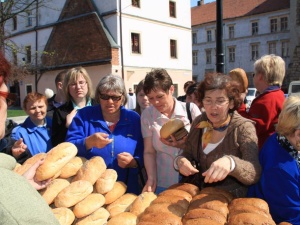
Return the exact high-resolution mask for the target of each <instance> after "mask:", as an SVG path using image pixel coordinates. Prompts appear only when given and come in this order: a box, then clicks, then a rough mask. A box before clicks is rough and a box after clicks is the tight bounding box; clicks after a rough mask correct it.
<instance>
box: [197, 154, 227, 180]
mask: <svg viewBox="0 0 300 225" xmlns="http://www.w3.org/2000/svg"><path fill="white" fill-rule="evenodd" d="M230 167H231V162H230V158H229V157H222V158H220V159H218V160H216V161H214V162H213V163H212V164H211V166H210V167H209V169H208V170H206V171H205V172H204V173H202V176H204V177H205V179H204V182H205V183H213V182H218V181H221V180H224V179H225V178H226V177H227V175H228V174H229V173H230Z"/></svg>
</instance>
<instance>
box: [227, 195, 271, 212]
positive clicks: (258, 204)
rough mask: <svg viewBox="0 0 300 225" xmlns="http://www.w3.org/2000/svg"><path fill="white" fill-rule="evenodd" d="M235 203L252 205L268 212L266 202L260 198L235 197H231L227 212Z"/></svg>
mask: <svg viewBox="0 0 300 225" xmlns="http://www.w3.org/2000/svg"><path fill="white" fill-rule="evenodd" d="M237 205H252V206H254V207H256V208H259V209H261V210H262V211H264V212H265V213H267V214H269V213H270V211H269V206H268V203H267V202H266V201H264V200H263V199H260V198H236V199H233V200H232V201H231V203H230V204H229V206H228V208H229V212H230V211H231V210H232V208H234V207H235V206H237Z"/></svg>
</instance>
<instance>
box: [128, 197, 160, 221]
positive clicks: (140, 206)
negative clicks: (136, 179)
mask: <svg viewBox="0 0 300 225" xmlns="http://www.w3.org/2000/svg"><path fill="white" fill-rule="evenodd" d="M156 198H157V196H156V194H155V193H153V192H143V193H141V194H140V195H139V196H138V197H137V198H136V199H135V200H134V202H133V203H132V205H131V209H130V212H131V213H133V214H134V215H137V216H139V215H141V214H142V213H143V212H144V211H145V209H146V208H147V207H148V206H149V205H150V204H151V202H152V201H153V200H155V199H156Z"/></svg>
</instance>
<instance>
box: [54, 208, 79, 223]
mask: <svg viewBox="0 0 300 225" xmlns="http://www.w3.org/2000/svg"><path fill="white" fill-rule="evenodd" d="M51 210H52V212H53V214H54V216H55V217H56V219H57V220H58V222H59V224H60V225H71V224H72V223H73V221H74V220H75V216H74V214H73V212H72V210H71V209H69V208H65V207H60V208H54V209H51Z"/></svg>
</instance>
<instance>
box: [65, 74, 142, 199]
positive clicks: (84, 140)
mask: <svg viewBox="0 0 300 225" xmlns="http://www.w3.org/2000/svg"><path fill="white" fill-rule="evenodd" d="M95 100H96V101H98V102H99V103H100V105H96V106H90V107H85V108H83V109H81V110H79V111H78V112H77V114H76V116H75V117H74V119H73V121H72V123H71V124H70V126H69V129H68V132H67V137H66V141H68V142H72V143H73V144H75V145H76V146H77V148H78V155H79V156H83V157H85V158H87V159H90V158H91V157H93V156H101V157H102V158H103V159H104V161H105V163H106V165H107V168H112V169H115V170H116V171H117V173H118V180H119V181H123V182H124V183H126V185H127V192H131V193H136V194H139V193H140V192H141V188H140V187H139V185H138V168H139V167H141V166H142V165H143V138H142V134H141V123H140V116H139V115H138V114H137V113H136V112H134V111H132V110H128V109H126V108H125V107H124V106H125V105H126V102H127V93H126V89H125V85H124V81H123V80H122V78H121V77H119V76H116V75H107V76H105V77H103V78H102V79H101V80H100V82H99V84H98V86H97V88H96V93H95Z"/></svg>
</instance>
